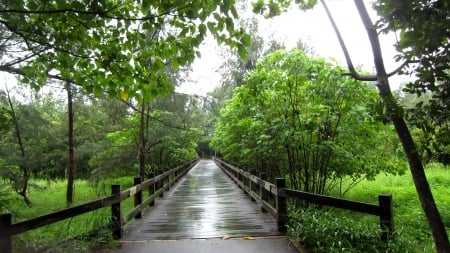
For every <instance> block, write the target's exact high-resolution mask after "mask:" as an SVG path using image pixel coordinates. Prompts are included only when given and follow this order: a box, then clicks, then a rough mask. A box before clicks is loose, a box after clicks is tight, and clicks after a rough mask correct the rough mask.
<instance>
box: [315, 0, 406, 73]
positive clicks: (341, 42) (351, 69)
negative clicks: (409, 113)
mask: <svg viewBox="0 0 450 253" xmlns="http://www.w3.org/2000/svg"><path fill="white" fill-rule="evenodd" d="M320 2H321V3H322V5H323V7H324V9H325V12H326V14H327V17H328V19H329V20H330V23H331V25H332V26H333V30H334V32H335V33H336V36H337V38H338V41H339V45H340V46H341V49H342V52H343V53H344V57H345V61H346V62H347V67H348V70H349V73H345V74H344V75H346V76H351V77H353V78H354V79H356V80H359V81H377V80H378V79H377V76H376V75H361V74H359V73H358V72H357V71H356V69H355V67H354V65H353V62H352V59H351V57H350V54H349V52H348V49H347V46H346V45H345V42H344V39H343V38H342V35H341V32H340V31H339V28H338V27H337V25H336V22H335V21H334V18H333V16H332V15H331V12H330V10H329V9H328V5H327V4H326V2H325V0H321V1H320ZM409 63H413V62H412V61H405V62H403V63H402V64H401V65H400V66H399V67H398V68H396V69H395V70H394V71H392V72H390V73H389V74H387V76H388V77H391V76H393V75H395V74H397V73H398V72H399V71H400V70H401V69H402V68H404V67H405V66H406V65H408V64H409Z"/></svg>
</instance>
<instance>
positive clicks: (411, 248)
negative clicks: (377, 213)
mask: <svg viewBox="0 0 450 253" xmlns="http://www.w3.org/2000/svg"><path fill="white" fill-rule="evenodd" d="M403 163H404V165H403V166H404V167H406V166H407V165H406V163H405V162H403ZM425 172H426V175H427V179H428V182H429V184H430V186H431V188H432V191H433V195H434V200H435V201H436V204H437V205H438V206H440V207H442V208H441V209H440V213H441V215H442V219H443V221H444V224H445V227H446V228H447V231H450V223H448V220H449V219H450V212H448V210H447V208H445V207H446V206H449V205H450V198H449V197H448V196H450V189H449V188H448V187H447V186H446V183H445V182H448V180H449V178H450V170H449V168H448V166H443V165H442V164H439V163H430V164H428V165H427V166H426V170H425ZM344 183H348V182H344ZM382 193H389V194H392V196H393V206H394V223H395V230H396V234H395V238H396V239H395V240H394V241H392V242H391V243H392V246H390V247H393V248H394V249H398V250H397V251H396V252H433V251H434V249H433V240H432V237H431V232H430V231H429V227H428V223H427V220H426V219H425V214H424V212H423V210H422V209H421V204H420V201H419V199H418V197H417V192H416V189H415V187H414V183H413V180H412V177H411V174H410V172H409V171H407V172H406V173H405V174H404V175H396V176H394V175H385V174H379V175H377V176H376V177H375V180H373V181H367V180H364V181H362V182H361V183H359V184H358V185H356V186H355V187H354V188H352V189H351V190H350V191H348V192H347V193H346V195H345V198H349V199H352V200H356V201H362V202H368V203H377V201H378V200H377V196H378V194H382ZM332 195H335V196H338V195H339V193H338V192H337V191H334V192H332ZM345 215H349V214H348V213H347V214H345ZM351 216H352V217H353V219H354V223H359V217H360V216H357V215H355V214H353V213H352V214H351ZM373 223H375V224H377V223H378V219H377V218H374V219H373ZM405 247H406V248H405Z"/></svg>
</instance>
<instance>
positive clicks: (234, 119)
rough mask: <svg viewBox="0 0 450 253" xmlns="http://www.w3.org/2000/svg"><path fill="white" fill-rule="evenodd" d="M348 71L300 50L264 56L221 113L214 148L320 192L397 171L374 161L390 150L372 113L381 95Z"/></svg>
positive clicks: (383, 129)
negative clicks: (379, 137)
mask: <svg viewBox="0 0 450 253" xmlns="http://www.w3.org/2000/svg"><path fill="white" fill-rule="evenodd" d="M342 73H343V70H342V69H341V68H339V67H336V66H335V65H333V64H332V63H329V62H326V61H325V60H323V59H319V58H311V57H308V56H307V55H306V54H305V53H304V52H302V51H300V50H292V51H290V52H285V51H277V52H275V53H272V54H270V55H268V56H266V57H265V58H264V59H262V60H261V61H260V62H259V63H258V65H257V67H256V69H255V70H253V71H251V72H249V73H248V75H247V76H246V79H245V80H246V81H245V83H244V85H243V86H242V87H240V88H238V89H236V93H235V95H234V96H233V98H232V99H231V101H230V102H229V104H228V105H227V107H226V109H224V110H223V111H222V112H223V113H222V117H221V118H220V120H219V124H218V128H217V131H216V136H215V138H214V140H213V144H214V145H215V147H216V148H217V149H218V150H219V151H220V152H221V153H222V154H223V155H224V156H225V157H226V158H227V159H229V158H232V159H233V161H238V162H239V163H240V164H245V165H248V167H250V168H255V167H256V168H259V169H265V170H266V171H270V170H271V168H274V166H278V167H279V168H280V169H281V172H282V176H287V177H288V178H289V187H290V188H294V189H299V190H303V191H307V192H313V193H318V194H324V193H326V192H328V191H329V190H330V188H332V187H333V186H335V185H336V184H335V183H337V182H339V181H342V180H343V179H344V178H346V177H350V178H351V179H353V180H355V182H357V181H358V180H360V179H361V178H369V179H371V178H373V177H374V175H376V174H378V173H379V171H380V170H382V171H385V172H394V173H395V172H396V170H397V168H395V166H392V165H391V166H388V165H387V164H386V163H385V162H384V160H381V159H374V157H376V156H378V155H381V154H383V156H386V157H388V156H389V152H390V149H386V146H385V145H384V143H382V141H381V140H378V141H377V140H375V138H374V137H375V136H377V135H380V134H383V132H389V130H388V129H386V127H384V126H383V125H382V123H381V122H379V121H377V120H376V117H375V116H374V115H375V110H374V109H373V108H374V106H375V105H376V103H377V97H376V93H375V90H374V89H372V88H370V87H369V86H368V85H367V84H365V83H362V82H358V81H355V80H353V79H352V78H349V77H344V76H343V75H342ZM372 139H373V140H372ZM368 140H371V141H368ZM361 154H365V155H364V156H362V155H361ZM272 161H277V162H276V163H272ZM257 172H260V171H257Z"/></svg>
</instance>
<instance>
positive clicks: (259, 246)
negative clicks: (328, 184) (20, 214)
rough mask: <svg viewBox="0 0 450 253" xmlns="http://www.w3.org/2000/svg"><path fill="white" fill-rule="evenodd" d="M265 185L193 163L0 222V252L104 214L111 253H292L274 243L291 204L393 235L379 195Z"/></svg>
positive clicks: (226, 168) (385, 199)
mask: <svg viewBox="0 0 450 253" xmlns="http://www.w3.org/2000/svg"><path fill="white" fill-rule="evenodd" d="M265 179H266V178H265V175H264V174H262V175H260V177H257V176H255V175H251V174H249V173H248V172H245V171H243V170H241V169H239V168H236V167H234V166H232V165H229V164H227V163H225V162H223V161H221V160H215V161H213V160H200V161H197V160H193V161H190V162H188V163H185V164H183V165H180V166H177V167H176V168H173V169H170V170H168V171H165V172H161V174H160V175H158V176H153V175H152V176H151V179H149V180H147V181H145V182H140V180H139V178H136V179H135V186H134V187H132V188H130V189H126V190H122V189H121V187H120V185H113V186H112V187H111V190H112V195H111V196H107V197H104V198H101V199H98V200H95V201H92V202H89V203H85V204H82V205H78V206H74V207H70V208H67V209H64V210H60V211H57V212H54V213H49V214H47V215H43V216H40V217H36V218H33V219H30V220H26V221H22V222H18V223H15V224H12V223H11V215H10V214H3V215H0V247H1V248H2V249H3V252H12V245H11V237H12V236H13V235H16V234H20V233H23V232H25V231H28V230H31V229H35V228H39V227H42V226H46V225H48V224H52V223H54V222H57V221H59V220H63V219H67V218H70V217H74V216H77V215H80V214H83V213H87V212H90V211H93V210H97V209H99V208H104V207H108V206H110V207H111V215H112V218H111V221H112V226H111V227H112V233H113V236H114V237H115V238H116V239H119V240H121V241H122V247H121V248H119V249H115V250H112V251H113V252H148V251H149V250H151V251H152V252H172V251H174V252H175V251H183V252H196V253H199V252H211V251H216V253H220V252H230V251H235V253H239V252H255V251H256V252H288V253H295V252H298V248H299V247H297V246H296V247H294V246H293V245H292V243H291V241H289V240H288V239H287V238H286V237H282V236H280V235H283V234H285V232H286V222H287V219H288V213H287V205H286V202H287V199H289V198H293V199H301V200H306V201H309V202H312V203H316V204H319V205H328V206H333V207H337V208H343V209H347V210H352V211H357V212H363V213H367V214H372V215H376V216H379V217H380V225H381V228H382V229H383V231H384V237H385V238H387V237H388V234H389V233H392V232H393V212H392V197H391V196H390V195H380V196H379V204H378V205H375V204H367V203H360V202H355V201H350V200H345V199H338V198H333V197H328V196H321V195H316V194H311V193H306V192H300V191H294V190H290V189H286V188H285V182H284V179H277V181H276V184H271V183H269V182H267V181H266V180H265ZM144 191H145V192H146V191H148V197H147V198H146V199H145V200H144V199H143V195H144V194H143V193H144ZM146 195H147V194H146ZM129 197H133V198H134V205H135V207H134V208H133V209H132V210H131V211H130V212H129V213H127V214H125V215H124V214H122V209H123V208H122V207H121V203H122V201H123V200H125V199H127V198H129ZM149 206H150V207H152V206H155V207H152V208H148V207H149ZM133 220H134V221H133ZM211 238H214V239H211ZM255 238H257V240H255ZM239 239H240V240H239ZM192 240H195V242H193V241H192ZM225 242H226V243H225Z"/></svg>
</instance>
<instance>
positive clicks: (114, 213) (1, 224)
mask: <svg viewBox="0 0 450 253" xmlns="http://www.w3.org/2000/svg"><path fill="white" fill-rule="evenodd" d="M197 161H198V159H193V160H191V161H189V162H187V163H184V164H182V165H179V166H177V167H175V168H173V169H170V170H168V171H166V172H162V171H160V173H161V174H160V175H158V176H155V177H153V175H150V177H151V178H150V179H148V180H146V181H144V182H142V183H141V181H140V178H135V180H134V184H135V186H133V187H131V188H129V189H126V190H123V191H122V187H121V185H112V186H111V191H112V194H111V195H110V196H107V197H103V198H100V199H97V200H94V201H90V202H87V203H84V204H81V205H77V206H73V207H69V208H66V209H63V210H60V211H56V212H52V213H49V214H45V215H42V216H39V217H36V218H32V219H29V220H24V221H21V222H17V223H14V224H12V216H11V214H9V213H7V214H0V249H1V252H5V253H10V252H12V236H14V235H17V234H21V233H24V232H26V231H29V230H32V229H36V228H40V227H43V226H46V225H50V224H52V223H55V222H57V221H61V220H64V219H68V218H72V217H75V216H78V215H81V214H84V213H87V212H91V211H94V210H97V209H100V208H104V207H108V206H111V221H112V224H111V228H112V233H113V237H114V238H115V239H120V238H122V236H123V226H124V225H125V224H127V223H128V222H129V221H131V220H132V219H133V218H136V219H139V218H141V217H142V211H143V210H144V209H145V208H146V207H148V206H153V205H154V203H155V202H154V201H155V200H156V198H158V197H162V196H163V193H164V191H166V190H168V189H169V188H170V187H171V186H172V185H173V184H175V182H177V181H178V180H179V179H180V178H181V177H182V176H184V175H185V174H186V173H187V172H188V171H189V170H190V169H191V168H192V167H193V166H194V165H195V164H196V163H197ZM147 189H148V190H149V197H148V198H147V199H145V200H144V201H143V200H142V192H143V191H144V190H147ZM133 196H134V208H133V209H132V210H131V211H130V212H129V213H127V214H125V215H122V205H121V203H122V201H124V200H125V199H127V198H130V197H133Z"/></svg>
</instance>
